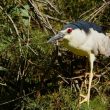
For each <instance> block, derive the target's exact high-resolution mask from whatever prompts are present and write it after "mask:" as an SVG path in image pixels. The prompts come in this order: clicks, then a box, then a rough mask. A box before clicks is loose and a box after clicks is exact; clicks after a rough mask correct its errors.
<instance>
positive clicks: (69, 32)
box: [47, 20, 110, 105]
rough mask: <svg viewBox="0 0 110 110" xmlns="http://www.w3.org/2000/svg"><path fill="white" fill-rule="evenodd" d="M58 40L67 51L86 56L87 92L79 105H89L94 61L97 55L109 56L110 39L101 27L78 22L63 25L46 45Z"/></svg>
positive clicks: (82, 21)
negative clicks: (88, 67)
mask: <svg viewBox="0 0 110 110" xmlns="http://www.w3.org/2000/svg"><path fill="white" fill-rule="evenodd" d="M60 40H61V41H62V43H61V44H62V45H63V46H64V47H65V48H67V49H68V50H69V51H71V52H72V53H74V54H76V55H79V56H86V57H87V58H88V60H89V62H90V72H89V84H88V91H87V95H86V96H85V98H84V99H83V100H82V101H81V102H80V104H82V103H84V102H87V103H88V105H89V101H90V91H91V84H92V79H93V75H94V72H93V68H94V61H95V60H96V56H97V55H99V54H102V55H105V56H107V57H108V56H110V38H109V37H108V36H107V35H106V34H105V32H104V31H103V27H101V26H98V25H97V24H95V23H92V22H88V21H84V20H80V21H76V22H68V23H67V24H65V25H64V26H63V28H62V29H61V31H59V32H58V33H57V34H56V35H54V36H53V37H51V38H50V39H49V40H48V41H47V43H54V42H56V41H60Z"/></svg>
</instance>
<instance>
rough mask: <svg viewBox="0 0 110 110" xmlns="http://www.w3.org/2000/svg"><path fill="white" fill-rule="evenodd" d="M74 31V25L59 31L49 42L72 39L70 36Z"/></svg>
mask: <svg viewBox="0 0 110 110" xmlns="http://www.w3.org/2000/svg"><path fill="white" fill-rule="evenodd" d="M72 33H73V28H72V27H67V28H64V29H62V30H61V31H59V32H58V33H57V34H56V35H55V36H54V37H52V38H50V39H49V40H48V43H54V42H56V41H63V40H67V41H69V40H70V37H71V35H72Z"/></svg>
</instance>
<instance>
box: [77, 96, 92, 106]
mask: <svg viewBox="0 0 110 110" xmlns="http://www.w3.org/2000/svg"><path fill="white" fill-rule="evenodd" d="M80 97H82V98H84V99H83V100H82V101H81V102H79V104H80V105H81V104H82V103H84V102H87V104H88V106H89V100H90V95H88V94H87V95H86V96H85V95H83V94H80Z"/></svg>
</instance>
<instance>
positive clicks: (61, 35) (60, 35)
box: [47, 32, 65, 43]
mask: <svg viewBox="0 0 110 110" xmlns="http://www.w3.org/2000/svg"><path fill="white" fill-rule="evenodd" d="M64 35H65V34H64V33H62V32H59V33H58V34H56V35H55V36H54V37H52V38H50V39H49V40H48V41H47V43H54V42H56V41H57V40H60V39H62V38H63V37H64Z"/></svg>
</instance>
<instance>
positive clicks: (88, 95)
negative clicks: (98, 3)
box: [80, 53, 95, 106]
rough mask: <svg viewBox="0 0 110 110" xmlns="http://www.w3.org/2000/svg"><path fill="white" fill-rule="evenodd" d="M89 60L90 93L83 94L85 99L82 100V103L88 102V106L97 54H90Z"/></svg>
mask: <svg viewBox="0 0 110 110" xmlns="http://www.w3.org/2000/svg"><path fill="white" fill-rule="evenodd" d="M89 58H90V59H89V60H90V74H89V86H88V93H87V96H83V95H82V96H83V97H84V100H82V101H81V102H80V104H82V103H84V102H87V103H88V106H89V100H90V90H91V83H92V79H93V64H94V61H95V56H94V54H92V53H90V56H89Z"/></svg>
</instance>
